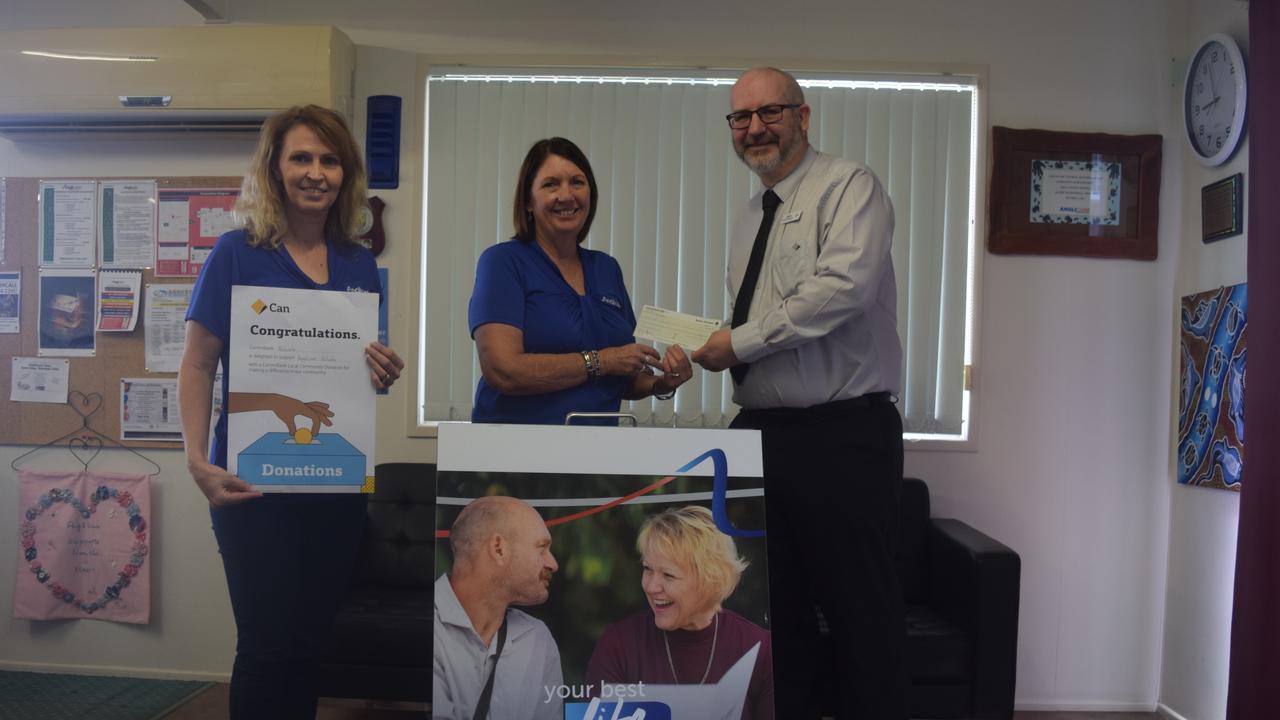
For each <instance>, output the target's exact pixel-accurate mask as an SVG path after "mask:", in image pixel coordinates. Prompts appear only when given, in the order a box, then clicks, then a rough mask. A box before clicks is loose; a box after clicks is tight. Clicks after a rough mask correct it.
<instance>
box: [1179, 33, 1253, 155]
mask: <svg viewBox="0 0 1280 720" xmlns="http://www.w3.org/2000/svg"><path fill="white" fill-rule="evenodd" d="M1245 99H1246V85H1245V70H1244V59H1243V57H1242V56H1241V55H1240V49H1239V48H1238V47H1237V46H1236V44H1235V42H1234V41H1232V40H1231V39H1230V38H1228V37H1226V36H1225V35H1211V36H1209V38H1208V39H1207V40H1205V41H1204V43H1202V44H1201V45H1200V49H1199V50H1198V51H1196V54H1195V57H1193V58H1192V59H1191V64H1190V66H1189V67H1188V68H1187V83H1186V88H1185V90H1184V93H1183V113H1184V118H1185V121H1186V128H1187V140H1188V141H1190V143H1191V149H1192V150H1193V151H1194V152H1195V154H1196V157H1197V158H1198V159H1199V160H1200V162H1201V163H1203V164H1205V165H1220V164H1222V163H1224V162H1226V160H1227V158H1229V157H1230V156H1231V153H1232V152H1233V151H1234V150H1235V148H1236V145H1237V144H1238V143H1239V142H1240V135H1241V134H1242V133H1243V130H1244V111H1245Z"/></svg>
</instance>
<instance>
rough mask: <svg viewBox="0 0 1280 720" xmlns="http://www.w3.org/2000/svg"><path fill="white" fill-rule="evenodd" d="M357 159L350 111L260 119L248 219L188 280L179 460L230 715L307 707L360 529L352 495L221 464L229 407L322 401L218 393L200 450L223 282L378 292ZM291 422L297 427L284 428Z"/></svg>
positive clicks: (283, 412)
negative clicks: (222, 604) (190, 496)
mask: <svg viewBox="0 0 1280 720" xmlns="http://www.w3.org/2000/svg"><path fill="white" fill-rule="evenodd" d="M364 197H365V188H364V168H363V164H362V162H361V160H360V151H359V148H358V147H357V146H356V143H355V140H354V139H353V138H352V137H351V132H350V131H349V130H348V128H347V125H346V122H345V121H343V119H342V117H341V116H339V115H338V114H337V113H335V112H333V111H332V110H328V109H325V108H320V107H316V106H314V105H309V106H307V107H295V108H291V109H289V110H285V111H283V112H281V113H278V114H276V115H274V116H272V117H271V118H269V119H268V120H267V122H266V123H265V124H264V125H263V126H262V133H261V136H260V138H259V141H258V147H257V150H256V151H255V153H254V158H253V161H252V164H251V165H250V167H249V172H248V173H246V175H245V180H244V184H243V187H242V188H241V193H240V199H239V202H238V203H237V212H238V213H239V214H240V215H241V216H242V217H244V218H245V227H244V228H243V229H240V230H233V231H231V232H229V233H226V234H225V235H223V236H222V237H221V238H219V239H218V242H217V243H216V244H215V245H214V247H213V250H212V251H211V252H210V254H209V257H208V258H207V260H206V261H205V263H204V266H203V267H202V268H201V271H200V277H199V278H198V279H197V280H196V284H195V287H194V289H193V290H192V296H191V306H190V308H189V310H188V311H187V337H186V346H185V348H184V350H183V356H182V365H181V369H180V371H179V374H178V397H179V405H180V407H181V409H182V435H183V439H184V441H185V443H186V453H187V467H188V469H189V470H190V472H191V477H192V478H193V479H194V480H195V482H196V485H197V486H199V488H200V490H201V491H202V492H203V493H204V494H205V497H207V498H208V500H209V505H210V514H211V515H212V519H213V532H214V536H215V537H216V538H217V541H218V552H219V553H220V554H221V555H222V564H223V569H224V570H225V572H226V576H227V588H228V590H229V591H230V595H231V609H232V611H233V613H234V615H235V621H236V659H235V666H234V668H233V670H232V674H231V698H230V706H231V707H230V710H231V718H232V720H243V719H246V718H263V719H268V718H269V719H271V720H279V719H281V718H308V719H310V718H314V717H315V712H316V694H317V692H316V691H317V688H316V687H315V683H314V671H315V668H316V665H317V662H318V657H319V650H320V646H321V643H323V642H324V640H325V637H326V635H327V633H328V630H329V628H330V626H331V625H332V624H333V618H334V615H335V613H336V612H337V607H338V601H339V599H340V595H341V593H342V592H343V590H344V589H345V588H346V586H347V582H348V580H349V578H350V576H351V571H352V569H353V567H354V565H355V559H356V550H357V548H358V547H359V544H360V537H361V534H362V532H363V529H364V518H365V496H364V495H361V494H346V493H340V494H318V495H314V494H299V495H288V494H271V495H265V496H264V495H262V494H261V493H259V492H257V491H255V490H254V489H253V488H252V487H250V486H249V485H248V484H247V483H245V482H244V481H243V480H241V479H240V478H238V477H236V476H234V475H231V474H230V473H228V472H227V471H226V467H227V413H228V412H239V411H248V410H274V411H276V412H277V414H278V415H280V417H281V419H282V421H284V422H285V423H292V422H294V419H295V418H296V417H297V416H305V417H307V418H308V419H309V420H310V421H312V423H313V427H318V426H319V424H320V423H327V422H328V420H327V417H326V416H328V415H332V413H330V412H329V411H328V408H327V406H324V405H323V404H322V403H306V402H303V401H305V400H307V398H302V399H301V400H295V399H292V398H287V397H284V396H281V395H266V394H263V395H254V396H251V397H249V398H248V399H247V400H245V399H243V398H242V399H240V407H238V408H237V407H232V405H235V404H236V403H235V402H234V401H233V402H232V403H228V401H227V399H228V398H227V393H226V387H227V383H226V382H224V383H223V387H222V397H223V404H222V407H223V408H224V412H223V413H222V415H221V417H219V418H218V424H217V426H216V427H215V428H214V436H213V448H212V452H211V453H209V454H206V453H207V451H208V449H209V415H210V407H209V406H210V402H211V398H212V392H213V378H214V371H215V370H216V369H217V366H218V363H219V361H221V363H222V367H223V369H224V371H225V372H226V373H230V372H232V370H231V369H230V368H229V363H228V360H229V355H230V347H229V346H230V342H229V341H230V331H231V327H230V326H231V287H232V286H233V285H256V286H266V287H280V288H299V289H320V290H341V291H348V292H350V291H364V292H376V293H379V294H381V292H382V285H381V283H380V282H379V279H378V270H377V267H376V265H375V263H374V260H373V256H372V255H370V254H369V251H367V250H365V249H364V248H363V247H361V246H360V245H359V243H358V242H357V241H356V240H355V237H356V235H355V232H354V231H355V227H356V222H357V221H356V218H357V213H358V212H359V210H360V208H361V207H362V206H363V204H364ZM365 356H366V358H367V360H368V364H369V367H370V373H369V380H370V382H371V383H372V384H373V386H374V387H375V388H383V387H389V386H390V385H391V384H392V383H393V382H395V380H396V378H398V377H399V376H400V371H401V370H402V369H403V368H404V362H403V361H401V360H400V358H399V357H398V356H397V355H396V354H395V353H394V352H393V351H392V350H391V349H390V348H388V347H386V346H384V345H381V344H379V343H371V344H370V345H369V346H368V347H367V348H366V349H365ZM290 429H291V430H292V429H293V428H292V427H290Z"/></svg>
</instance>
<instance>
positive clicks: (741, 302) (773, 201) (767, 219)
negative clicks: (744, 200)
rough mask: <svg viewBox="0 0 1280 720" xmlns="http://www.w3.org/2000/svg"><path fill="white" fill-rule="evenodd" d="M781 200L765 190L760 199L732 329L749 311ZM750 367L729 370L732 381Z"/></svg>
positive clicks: (739, 381) (734, 309)
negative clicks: (760, 212) (757, 224)
mask: <svg viewBox="0 0 1280 720" xmlns="http://www.w3.org/2000/svg"><path fill="white" fill-rule="evenodd" d="M781 204H782V199H781V198H779V197H778V195H777V193H775V192H774V191H772V190H765V191H764V196H763V197H761V198H760V205H761V207H763V208H764V216H763V217H761V218H760V229H759V230H757V231H756V241H755V242H754V243H752V245H751V258H750V259H749V260H747V272H746V274H744V275H743V276H742V285H740V286H738V297H737V299H735V300H734V301H733V320H732V323H731V326H732V327H738V326H739V325H741V324H743V323H745V322H746V321H747V313H748V312H749V311H750V310H751V298H752V297H754V296H755V294H756V282H758V281H759V280H760V267H761V266H762V265H764V250H765V247H766V246H767V245H768V244H769V230H771V229H772V228H773V216H774V213H776V212H777V210H778V206H779V205H781ZM749 369H750V365H748V364H747V363H742V364H739V365H734V366H733V367H731V368H729V374H730V375H732V376H733V381H734V382H735V383H737V384H739V385H741V384H742V381H743V380H744V379H746V377H747V370H749Z"/></svg>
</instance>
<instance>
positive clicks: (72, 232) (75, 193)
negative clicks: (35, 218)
mask: <svg viewBox="0 0 1280 720" xmlns="http://www.w3.org/2000/svg"><path fill="white" fill-rule="evenodd" d="M97 188H98V184H97V183H95V182H94V181H92V180H77V181H70V182H64V181H56V182H55V181H45V180H41V181H40V267H42V268H54V267H57V268H87V267H93V265H94V263H95V262H96V261H97V259H98V252H97V250H96V243H95V242H94V240H95V234H94V222H93V218H94V208H95V206H96V203H97Z"/></svg>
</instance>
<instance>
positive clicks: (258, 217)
mask: <svg viewBox="0 0 1280 720" xmlns="http://www.w3.org/2000/svg"><path fill="white" fill-rule="evenodd" d="M295 125H306V126H307V127H309V128H311V130H312V131H313V132H315V134H316V135H317V136H318V137H319V138H320V140H321V141H322V142H324V144H325V145H328V146H329V147H331V148H333V151H334V153H336V154H337V156H338V160H339V161H340V162H341V164H342V187H340V188H339V189H338V199H337V200H335V201H334V203H333V205H332V206H330V208H329V215H328V217H327V218H326V219H325V223H324V232H325V238H326V239H332V240H335V241H337V242H346V243H353V244H354V243H356V242H358V241H357V240H356V234H357V228H358V223H359V218H360V211H361V209H362V208H363V207H364V204H365V194H366V191H365V175H364V161H363V160H362V159H361V157H360V149H359V148H358V147H357V146H356V141H355V138H353V137H352V136H351V129H350V128H349V127H347V122H346V121H345V120H343V119H342V116H341V115H339V114H338V113H336V112H334V111H333V110H330V109H328V108H323V107H320V106H318V105H306V106H294V107H291V108H289V109H288V110H282V111H280V112H278V113H276V114H275V115H272V116H271V117H269V118H267V121H266V122H265V123H263V124H262V132H261V133H260V134H259V135H258V147H257V149H256V150H254V153H253V161H252V162H251V163H249V171H248V172H246V173H245V176H244V182H243V183H241V185H240V198H239V199H238V200H237V201H236V214H237V215H238V216H239V217H240V218H242V219H243V221H244V229H245V230H246V231H247V232H248V234H249V245H251V246H253V247H259V246H266V247H269V248H277V247H279V246H280V243H281V242H282V241H283V240H284V236H285V234H286V233H288V232H289V223H288V221H287V220H286V215H285V202H286V196H285V190H284V185H283V184H282V183H281V181H280V170H279V168H280V153H281V151H282V150H283V148H284V136H285V135H286V134H287V133H288V132H289V131H290V130H292V129H293V128H294V126H295Z"/></svg>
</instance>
